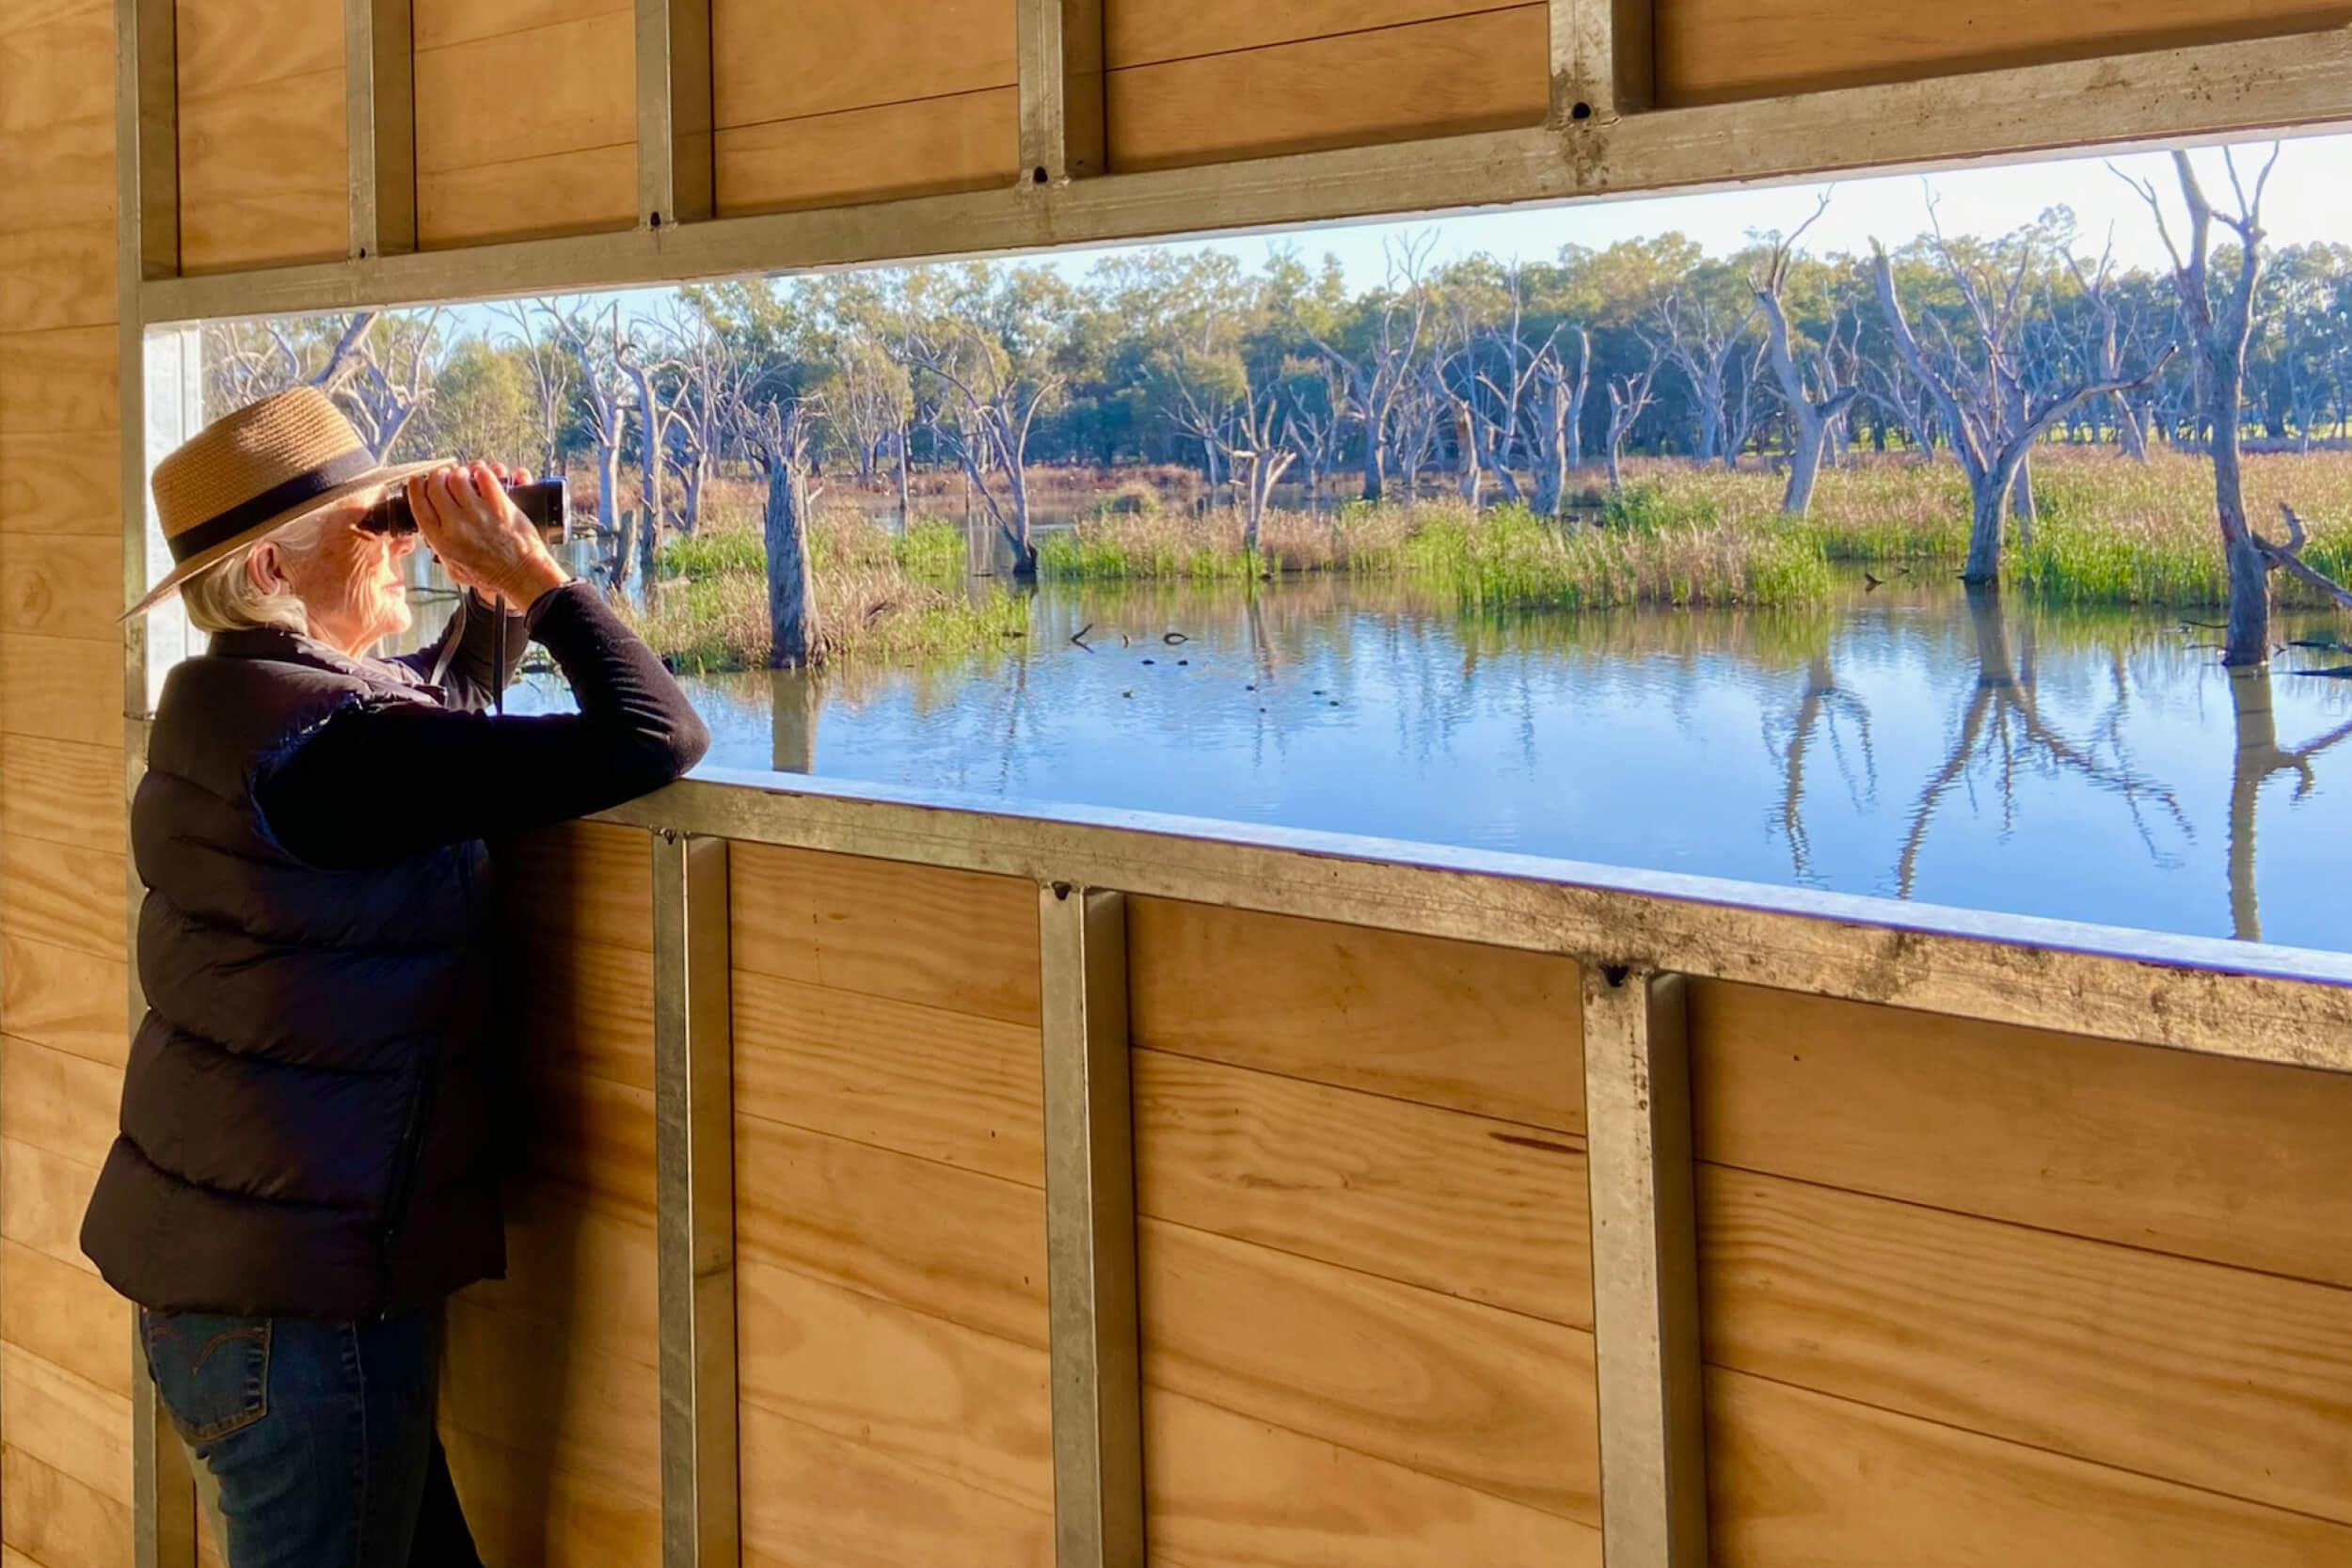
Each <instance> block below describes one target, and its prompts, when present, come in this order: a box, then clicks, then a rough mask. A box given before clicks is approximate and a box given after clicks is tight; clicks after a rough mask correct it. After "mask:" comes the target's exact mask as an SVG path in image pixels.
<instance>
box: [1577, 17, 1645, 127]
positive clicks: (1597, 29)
mask: <svg viewBox="0 0 2352 1568" xmlns="http://www.w3.org/2000/svg"><path fill="white" fill-rule="evenodd" d="M1655 53H1656V45H1655V33H1654V29H1653V27H1652V25H1651V18H1650V0H1551V123H1552V124H1553V125H1554V126H1563V125H1576V124H1584V123H1588V122H1592V121H1606V120H1612V119H1616V118H1617V117H1618V116H1620V115H1626V114H1633V113H1637V112H1639V111H1640V110H1643V109H1646V108H1648V107H1649V106H1650V103H1651V102H1652V101H1653V98H1654V96H1655V92H1656V85H1657V84H1656V75H1657V69H1656V65H1655V61H1654V56H1655Z"/></svg>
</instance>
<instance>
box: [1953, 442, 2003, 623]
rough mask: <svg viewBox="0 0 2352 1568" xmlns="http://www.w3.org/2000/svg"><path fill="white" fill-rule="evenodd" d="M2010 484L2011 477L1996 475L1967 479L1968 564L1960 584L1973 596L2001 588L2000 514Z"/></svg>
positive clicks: (1974, 475)
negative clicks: (1973, 594) (1976, 593)
mask: <svg viewBox="0 0 2352 1568" xmlns="http://www.w3.org/2000/svg"><path fill="white" fill-rule="evenodd" d="M2009 487H2010V476H2009V475H2006V474H2001V473H1997V472H1996V473H1989V474H1970V475H1969V476H1968V496H1969V507H1968V513H1969V522H1968V564H1967V565H1966V566H1965V567H1963V569H1962V571H1961V574H1960V580H1961V581H1963V582H1964V583H1966V584H1967V585H1968V586H1969V588H1970V590H1971V591H1972V592H1974V591H1981V590H1992V589H1995V588H1998V587H1999V586H2000V583H2001V528H2002V523H2003V521H2004V519H2003V517H2002V515H2001V514H2002V506H2003V503H2004V502H2005V501H2006V500H2007V499H2008V492H2009ZM1971 602H1972V603H1973V602H1974V601H1973V600H1972V601H1971Z"/></svg>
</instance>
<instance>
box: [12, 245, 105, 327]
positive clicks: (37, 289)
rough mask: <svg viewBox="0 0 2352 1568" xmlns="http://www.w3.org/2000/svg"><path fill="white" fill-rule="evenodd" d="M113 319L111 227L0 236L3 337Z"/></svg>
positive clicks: (89, 324) (99, 324)
mask: <svg viewBox="0 0 2352 1568" xmlns="http://www.w3.org/2000/svg"><path fill="white" fill-rule="evenodd" d="M114 319H115V226H114V225H113V224H112V223H111V222H106V221H96V222H89V223H73V224H65V225H61V226H59V227H57V228H55V229H35V230H20V231H17V232H14V233H0V332H28V331H35V330H39V329H41V328H45V327H53V326H102V325H110V324H112V322H113V321H114Z"/></svg>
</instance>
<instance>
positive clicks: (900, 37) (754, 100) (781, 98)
mask: <svg viewBox="0 0 2352 1568" xmlns="http://www.w3.org/2000/svg"><path fill="white" fill-rule="evenodd" d="M1013 31H1014V27H1013V7H1012V5H1011V0H795V3H793V4H789V5H782V4H777V3H776V0H716V3H715V4H713V5H712V6H711V8H710V39H711V49H710V87H711V99H712V107H713V109H714V111H715V117H714V121H713V122H714V123H715V124H717V125H719V126H721V127H728V126H739V125H756V124H759V123H761V122H762V121H766V120H772V119H800V118H802V117H803V116H806V115H821V114H831V113H833V112H834V111H836V110H840V109H860V108H867V107H870V106H872V105H875V104H878V103H907V102H909V101H911V100H914V99H925V98H945V97H946V96H947V95H949V94H950V93H961V92H971V91H973V90H975V89H977V88H981V87H1011V86H1012V85H1013V84H1014V80H1015V77H1014V70H1013ZM785 61H793V62H796V63H795V64H793V65H782V62H785Z"/></svg>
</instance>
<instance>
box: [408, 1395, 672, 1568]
mask: <svg viewBox="0 0 2352 1568" xmlns="http://www.w3.org/2000/svg"><path fill="white" fill-rule="evenodd" d="M441 1443H442V1446H443V1447H444V1448H445V1449H447V1450H448V1452H449V1468H450V1476H451V1479H452V1480H453V1481H455V1482H456V1484H457V1497H458V1503H459V1506H460V1507H461V1508H463V1509H464V1511H465V1514H466V1524H467V1526H468V1528H470V1529H471V1530H472V1532H473V1537H474V1544H475V1545H476V1546H477V1547H478V1548H480V1550H481V1553H482V1557H483V1560H484V1561H485V1562H493V1563H501V1564H506V1563H533V1564H537V1565H539V1568H605V1565H606V1564H628V1568H638V1565H640V1564H644V1565H651V1564H654V1563H658V1562H660V1560H661V1514H660V1510H659V1509H658V1508H648V1507H646V1506H645V1504H644V1501H643V1500H641V1499H640V1498H638V1497H634V1496H631V1495H628V1494H622V1493H614V1492H612V1491H609V1490H607V1489H606V1488H604V1487H602V1486H599V1485H598V1484H596V1482H595V1481H593V1480H591V1479H589V1478H587V1477H585V1476H582V1475H580V1474H579V1473H578V1472H576V1471H573V1470H569V1469H565V1468H562V1467H560V1466H557V1465H554V1464H553V1463H552V1462H551V1460H550V1458H549V1456H548V1454H547V1453H546V1452H544V1451H542V1450H538V1449H512V1448H508V1447H507V1446H505V1445H504V1444H502V1443H500V1442H497V1441H496V1440H494V1439H492V1438H488V1437H485V1436H483V1435H482V1434H481V1433H475V1432H469V1431H467V1430H466V1429H465V1428H463V1427H460V1426H455V1425H453V1424H451V1423H450V1422H448V1421H443V1422H442V1424H441Z"/></svg>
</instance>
